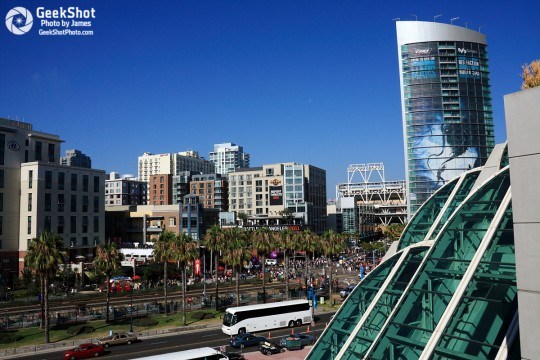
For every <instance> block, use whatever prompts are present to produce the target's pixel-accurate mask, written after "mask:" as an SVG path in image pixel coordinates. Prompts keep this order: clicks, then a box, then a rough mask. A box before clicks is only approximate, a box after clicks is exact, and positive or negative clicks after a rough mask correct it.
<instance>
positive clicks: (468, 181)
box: [431, 169, 480, 239]
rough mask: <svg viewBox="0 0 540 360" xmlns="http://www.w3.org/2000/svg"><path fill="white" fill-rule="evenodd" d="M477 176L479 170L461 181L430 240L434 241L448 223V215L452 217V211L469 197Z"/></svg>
mask: <svg viewBox="0 0 540 360" xmlns="http://www.w3.org/2000/svg"><path fill="white" fill-rule="evenodd" d="M478 175H480V169H478V170H477V171H474V172H471V173H469V174H467V175H466V176H465V179H463V181H462V183H461V185H460V187H459V189H458V191H456V194H455V195H454V197H453V198H452V199H451V200H450V204H448V207H447V208H446V210H445V211H444V214H443V215H442V217H441V220H440V221H439V222H438V224H437V227H436V228H435V230H434V231H433V234H431V238H432V239H435V238H436V237H437V235H438V234H439V231H441V229H442V227H443V226H444V224H445V223H446V221H448V218H450V215H452V213H453V212H454V210H456V209H457V208H458V206H459V205H461V203H462V202H463V200H465V198H466V197H467V195H469V192H470V191H471V189H472V187H473V185H474V183H475V182H476V179H477V178H478Z"/></svg>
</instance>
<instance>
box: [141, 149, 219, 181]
mask: <svg viewBox="0 0 540 360" xmlns="http://www.w3.org/2000/svg"><path fill="white" fill-rule="evenodd" d="M214 169H215V166H214V164H213V163H212V162H210V161H208V160H205V159H203V158H201V157H199V153H198V152H197V151H192V150H190V151H183V152H179V153H167V154H152V153H144V154H143V155H142V156H139V166H138V176H139V180H141V181H146V182H149V181H150V176H152V175H157V174H170V175H179V174H180V173H181V172H182V171H193V172H196V173H202V174H211V173H214V172H215V171H214Z"/></svg>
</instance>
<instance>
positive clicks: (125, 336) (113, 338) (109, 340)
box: [98, 332, 137, 348]
mask: <svg viewBox="0 0 540 360" xmlns="http://www.w3.org/2000/svg"><path fill="white" fill-rule="evenodd" d="M134 342H137V335H135V334H131V333H127V332H115V333H112V335H109V336H107V337H104V338H102V339H99V341H98V344H99V345H103V346H104V347H106V348H108V347H109V346H111V345H122V344H128V345H131V344H132V343H134Z"/></svg>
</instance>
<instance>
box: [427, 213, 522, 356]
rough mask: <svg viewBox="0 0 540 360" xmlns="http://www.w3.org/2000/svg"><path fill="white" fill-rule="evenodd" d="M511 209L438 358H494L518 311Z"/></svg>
mask: <svg viewBox="0 0 540 360" xmlns="http://www.w3.org/2000/svg"><path fill="white" fill-rule="evenodd" d="M515 265H516V262H515V249H514V231H513V221H512V209H511V207H510V206H509V207H508V209H506V212H505V215H504V217H503V219H502V221H501V222H500V224H499V227H498V229H497V231H496V232H495V234H494V236H493V239H492V240H491V243H490V245H489V247H488V248H487V249H486V252H485V253H484V255H483V257H482V260H481V262H480V264H479V266H478V268H477V269H476V271H475V273H474V276H473V279H472V281H471V282H470V283H469V284H468V286H467V289H466V291H465V293H464V296H463V298H462V299H461V301H460V303H459V304H458V306H457V307H456V310H455V312H454V314H453V315H452V320H451V321H450V322H449V324H448V326H447V327H446V329H445V330H444V333H443V336H442V337H441V339H440V340H439V342H438V344H437V347H436V348H435V354H434V358H435V359H448V358H458V357H459V358H460V359H494V358H495V356H496V355H497V352H498V351H499V346H500V344H501V342H502V339H503V338H504V336H505V334H506V332H507V331H508V328H509V326H510V323H511V322H512V318H513V316H514V314H515V313H516V311H517V287H516V266H515Z"/></svg>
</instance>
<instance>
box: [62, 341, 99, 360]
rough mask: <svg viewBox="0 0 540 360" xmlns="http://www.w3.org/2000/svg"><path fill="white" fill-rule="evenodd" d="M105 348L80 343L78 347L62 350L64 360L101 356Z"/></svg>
mask: <svg viewBox="0 0 540 360" xmlns="http://www.w3.org/2000/svg"><path fill="white" fill-rule="evenodd" d="M104 352H105V348H104V347H103V346H101V345H96V344H91V343H89V344H81V345H79V347H77V348H75V349H71V350H67V351H66V352H64V360H75V359H85V358H91V357H98V356H102V355H103V354H104Z"/></svg>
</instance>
